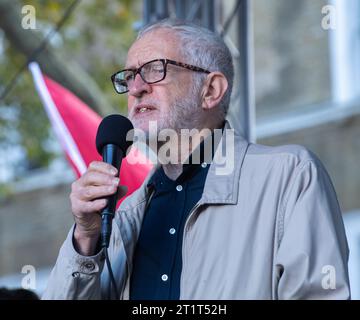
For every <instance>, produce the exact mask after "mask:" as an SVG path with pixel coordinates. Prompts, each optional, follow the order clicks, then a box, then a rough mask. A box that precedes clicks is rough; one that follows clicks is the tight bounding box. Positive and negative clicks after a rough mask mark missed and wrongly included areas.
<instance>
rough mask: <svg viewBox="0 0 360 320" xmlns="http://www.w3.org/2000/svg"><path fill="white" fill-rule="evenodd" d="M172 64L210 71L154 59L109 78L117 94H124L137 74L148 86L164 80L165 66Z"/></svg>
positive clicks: (167, 60)
mask: <svg viewBox="0 0 360 320" xmlns="http://www.w3.org/2000/svg"><path fill="white" fill-rule="evenodd" d="M168 64H173V65H175V66H178V67H182V68H185V69H188V70H191V71H195V72H204V73H210V71H208V70H205V69H203V68H199V67H195V66H192V65H190V64H186V63H182V62H177V61H174V60H170V59H155V60H151V61H149V62H146V63H145V64H143V65H142V66H140V67H139V68H137V69H124V70H121V71H118V72H116V73H114V74H113V75H112V76H111V81H112V83H113V85H114V89H115V91H116V92H117V93H120V94H122V93H126V92H128V91H129V86H130V85H131V83H132V82H133V81H134V80H135V77H136V75H137V74H140V77H141V79H143V80H144V82H146V83H148V84H152V83H157V82H160V81H162V80H164V79H165V77H166V70H167V65H168Z"/></svg>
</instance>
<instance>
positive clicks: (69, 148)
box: [29, 62, 86, 175]
mask: <svg viewBox="0 0 360 320" xmlns="http://www.w3.org/2000/svg"><path fill="white" fill-rule="evenodd" d="M29 69H30V71H31V73H32V75H33V78H34V82H35V86H36V89H37V91H38V93H39V95H40V98H41V100H42V102H43V105H44V108H45V111H46V113H47V115H48V117H49V119H50V122H51V124H52V126H53V128H54V131H55V134H56V136H57V137H58V139H59V140H60V143H61V145H62V146H63V148H64V149H65V151H66V153H67V154H68V155H69V157H70V158H71V160H72V161H73V163H74V164H75V166H76V168H77V169H78V171H79V172H80V174H81V175H82V174H83V173H84V172H85V171H86V165H85V162H84V159H83V158H82V156H81V153H80V152H79V149H78V148H77V145H76V143H75V141H74V140H73V138H72V136H71V133H70V132H69V130H68V128H67V126H66V124H65V123H64V121H63V119H62V117H61V115H60V113H59V111H58V109H57V107H56V105H55V103H54V101H53V99H52V98H51V95H50V93H49V91H48V88H47V86H46V84H45V81H44V78H43V75H42V73H41V70H40V67H39V65H38V64H37V63H36V62H31V63H30V64H29Z"/></svg>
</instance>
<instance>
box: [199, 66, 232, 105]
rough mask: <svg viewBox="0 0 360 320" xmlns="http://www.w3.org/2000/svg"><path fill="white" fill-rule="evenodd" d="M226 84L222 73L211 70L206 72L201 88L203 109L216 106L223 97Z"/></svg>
mask: <svg viewBox="0 0 360 320" xmlns="http://www.w3.org/2000/svg"><path fill="white" fill-rule="evenodd" d="M228 85H229V84H228V81H227V79H226V77H225V76H224V74H223V73H221V72H211V73H210V74H208V76H207V78H206V80H205V83H204V86H203V89H202V94H201V96H202V104H201V107H202V108H203V109H212V108H214V107H216V106H217V105H218V104H219V103H220V101H221V99H222V98H223V96H224V94H225V92H226V90H227V88H228Z"/></svg>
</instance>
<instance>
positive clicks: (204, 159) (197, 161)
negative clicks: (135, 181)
mask: <svg viewBox="0 0 360 320" xmlns="http://www.w3.org/2000/svg"><path fill="white" fill-rule="evenodd" d="M222 130H224V127H223V128H222ZM214 148H215V141H214V131H213V132H212V134H211V136H208V137H207V138H205V139H204V140H203V141H201V143H200V144H199V145H198V146H197V147H196V148H195V150H194V151H193V152H192V153H191V154H190V156H189V157H188V158H187V159H186V161H185V162H184V164H183V171H182V173H181V174H180V176H179V177H178V178H177V179H176V180H175V181H174V183H177V184H182V183H184V182H186V181H188V180H190V179H191V178H192V177H193V176H194V175H195V174H196V173H197V172H199V170H201V169H204V168H206V167H208V166H209V164H210V163H211V161H212V158H213V156H214V152H215V150H214ZM164 175H165V172H164V169H163V167H162V166H160V167H159V168H158V169H157V170H156V172H155V173H154V174H153V175H152V177H151V178H150V180H149V182H148V183H147V187H148V188H154V187H155V186H156V185H157V183H159V182H160V180H162V179H163V178H164Z"/></svg>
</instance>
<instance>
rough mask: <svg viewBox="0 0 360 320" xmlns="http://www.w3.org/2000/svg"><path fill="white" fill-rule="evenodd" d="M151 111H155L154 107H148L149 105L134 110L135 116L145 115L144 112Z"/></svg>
mask: <svg viewBox="0 0 360 320" xmlns="http://www.w3.org/2000/svg"><path fill="white" fill-rule="evenodd" d="M152 110H155V108H154V107H152V106H149V105H143V104H142V105H138V106H137V107H136V108H135V114H143V113H146V112H149V111H152Z"/></svg>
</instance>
